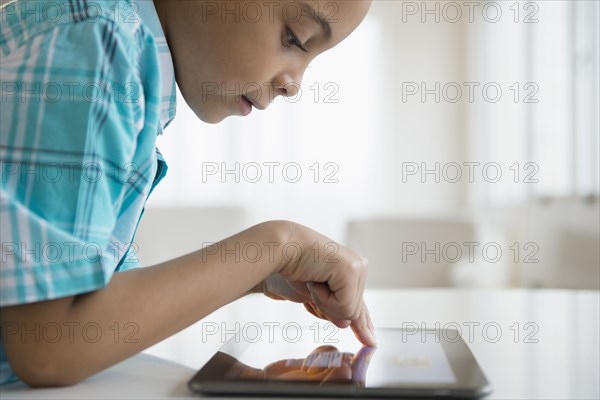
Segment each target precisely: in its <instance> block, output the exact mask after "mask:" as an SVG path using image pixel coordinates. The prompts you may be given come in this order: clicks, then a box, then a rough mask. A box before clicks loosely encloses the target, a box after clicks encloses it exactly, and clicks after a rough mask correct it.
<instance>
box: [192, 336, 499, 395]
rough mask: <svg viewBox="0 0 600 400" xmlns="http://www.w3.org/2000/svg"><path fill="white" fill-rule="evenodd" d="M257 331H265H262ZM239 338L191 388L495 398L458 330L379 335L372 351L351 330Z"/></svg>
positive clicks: (220, 391)
mask: <svg viewBox="0 0 600 400" xmlns="http://www.w3.org/2000/svg"><path fill="white" fill-rule="evenodd" d="M257 327H258V325H257ZM331 327H332V328H334V331H335V334H332V332H331V329H329V330H328V331H329V332H328V333H327V332H326V331H327V330H315V329H311V328H304V329H301V328H299V327H295V328H294V329H289V327H287V332H286V328H285V327H284V328H279V329H270V330H269V331H268V332H267V331H266V330H262V329H256V330H255V333H257V334H250V333H248V332H246V333H245V334H240V333H238V334H236V335H235V336H233V337H231V338H230V340H229V341H228V342H227V343H226V344H225V345H224V346H223V347H222V348H221V349H220V350H219V351H218V352H217V353H216V354H215V355H214V356H213V357H212V358H211V359H210V360H209V361H208V362H207V363H206V364H205V365H204V367H202V368H201V369H200V371H198V373H197V374H196V375H195V376H194V377H193V378H192V379H191V380H190V381H189V384H188V386H189V388H190V389H191V390H192V391H194V392H197V393H201V394H204V395H244V396H248V395H258V396H317V397H461V398H479V397H483V396H485V395H487V394H489V393H490V392H491V386H490V384H489V383H488V380H487V379H486V377H485V375H484V373H483V372H482V370H481V368H480V367H479V365H478V363H477V361H476V360H475V358H474V357H473V354H472V353H471V351H470V350H469V348H468V347H467V345H466V343H465V342H464V341H463V340H462V338H461V336H460V334H459V333H458V331H455V330H417V329H413V330H402V329H377V330H376V334H377V342H378V343H377V346H376V347H367V346H361V344H360V343H359V342H358V341H357V340H356V338H355V337H354V336H353V334H352V332H351V331H350V330H349V329H344V330H340V329H337V328H335V327H334V326H333V325H332V326H331Z"/></svg>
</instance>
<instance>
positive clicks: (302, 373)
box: [263, 346, 375, 387]
mask: <svg viewBox="0 0 600 400" xmlns="http://www.w3.org/2000/svg"><path fill="white" fill-rule="evenodd" d="M374 352H375V347H366V346H363V347H362V348H361V349H360V350H359V351H358V353H356V354H352V353H342V352H340V351H339V350H338V349H337V348H336V347H334V346H320V347H317V348H316V349H315V350H313V351H312V352H311V353H310V354H309V355H308V357H306V358H303V359H290V360H281V361H276V362H274V363H271V364H269V365H267V366H266V367H265V368H264V370H263V379H276V380H277V379H283V380H294V381H313V382H321V383H326V382H353V383H355V384H357V385H358V386H362V387H364V386H365V381H366V375H367V369H368V367H369V362H370V361H371V357H372V356H373V353H374Z"/></svg>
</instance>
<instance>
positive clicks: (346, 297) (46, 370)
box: [0, 221, 375, 386]
mask: <svg viewBox="0 0 600 400" xmlns="http://www.w3.org/2000/svg"><path fill="white" fill-rule="evenodd" d="M249 243H252V245H253V246H256V245H257V244H258V245H260V246H264V248H263V249H262V257H261V258H260V259H259V260H248V261H246V260H245V259H244V258H243V257H241V258H240V259H239V260H235V259H233V260H232V259H231V258H229V259H228V258H223V256H224V255H225V253H224V252H221V251H217V252H214V251H212V250H214V249H210V248H208V249H203V250H199V251H197V252H194V253H190V254H188V255H185V256H183V257H180V258H177V259H175V260H172V261H168V262H165V263H163V264H160V265H157V266H154V267H148V268H141V269H136V270H130V271H125V272H120V273H118V274H115V275H114V276H113V278H112V280H111V281H110V283H109V284H108V285H107V286H106V287H105V288H104V289H102V290H98V291H94V292H90V293H86V294H82V295H78V296H72V297H67V298H62V299H58V300H51V301H42V302H38V303H32V304H26V305H20V306H12V307H4V308H0V320H1V323H2V330H3V336H4V337H3V340H4V346H5V351H6V355H7V357H8V360H9V362H10V364H11V366H12V368H13V370H14V371H15V373H16V374H17V375H18V376H19V377H20V378H21V379H22V380H23V381H25V382H26V383H28V384H30V385H32V386H58V385H70V384H75V383H77V382H79V381H81V380H83V379H85V378H86V377H88V376H90V375H92V374H94V373H97V372H99V371H101V370H103V369H105V368H107V367H109V366H111V365H113V364H115V363H117V362H119V361H122V360H124V359H126V358H128V357H130V356H131V355H133V354H135V353H137V352H139V351H141V350H143V349H145V348H147V347H149V346H151V345H153V344H155V343H157V342H159V341H160V340H162V339H164V338H166V337H168V336H170V335H172V334H174V333H176V332H178V331H180V330H181V329H183V328H185V327H187V326H189V325H191V324H192V323H194V322H196V321H198V320H199V319H201V318H203V317H204V316H206V315H208V314H209V313H211V312H212V311H214V310H216V309H217V308H219V307H221V306H223V305H225V304H227V303H229V302H231V301H233V300H235V299H237V298H239V297H240V296H242V295H244V294H245V293H247V292H248V291H250V290H251V289H252V288H256V287H259V288H260V287H261V286H262V287H263V288H268V287H269V286H273V284H272V283H271V284H269V282H273V281H274V282H276V283H277V284H279V283H281V282H282V280H283V281H285V282H287V284H291V285H292V286H293V287H296V288H300V289H298V290H297V291H296V293H295V294H294V295H293V296H291V298H293V299H294V301H298V298H299V299H300V301H302V302H304V303H305V305H307V304H308V305H309V307H308V308H309V311H311V312H313V314H315V315H317V316H319V317H321V318H326V319H328V320H330V321H332V322H333V323H335V324H336V325H338V326H340V327H343V328H345V327H348V326H351V327H352V329H353V330H354V332H355V334H356V336H357V337H358V338H359V339H360V340H361V342H363V343H364V344H367V345H373V344H375V340H374V337H373V335H372V332H373V326H372V323H371V320H370V318H369V313H368V310H367V308H366V306H365V304H364V301H363V290H364V282H365V279H366V272H367V263H366V260H365V259H364V258H363V257H360V256H359V255H357V254H356V253H354V252H353V251H352V250H350V249H347V248H345V247H343V246H340V247H339V249H338V250H337V251H336V254H335V256H334V257H331V254H330V253H329V252H325V251H324V250H322V251H320V252H318V253H315V252H314V249H315V246H318V247H320V248H322V249H327V248H328V246H329V245H330V244H331V243H332V241H331V240H330V239H328V238H326V237H325V236H322V235H320V234H319V233H317V232H315V231H312V230H310V229H308V228H306V227H303V226H301V225H298V224H294V223H291V222H286V221H272V222H265V223H263V224H259V225H256V226H254V227H252V228H249V229H247V230H245V231H243V232H240V233H238V234H237V235H234V236H232V237H230V238H228V239H225V240H224V241H222V242H220V243H218V244H217V246H218V247H219V248H221V249H228V250H229V249H235V248H236V245H237V248H245V246H246V244H249ZM288 243H293V244H294V245H296V246H295V247H296V248H298V249H299V252H298V254H297V255H296V257H292V258H290V257H289V254H288V256H284V253H283V252H282V251H281V248H282V245H285V244H288ZM267 244H270V246H269V245H267ZM274 244H278V245H279V251H272V250H273V247H272V246H273V245H274ZM230 257H231V256H230ZM237 261H239V262H237ZM262 282H264V284H262ZM274 286H277V285H274ZM290 287H291V286H290ZM265 294H267V295H272V296H273V295H274V296H273V297H275V298H277V297H288V296H289V292H288V290H287V289H283V290H280V291H278V290H274V289H273V288H268V289H267V290H265ZM90 323H96V324H97V326H99V327H100V330H101V332H102V333H103V334H102V335H100V336H97V329H95V328H94V329H91V333H90V332H88V331H86V330H85V329H84V328H85V326H86V324H90ZM128 323H132V324H134V327H136V328H137V329H138V332H137V335H136V337H135V339H137V340H134V341H125V340H124V338H123V335H122V333H124V332H119V333H121V335H119V336H118V337H117V340H116V336H115V332H114V329H115V328H116V329H122V328H123V327H124V326H125V325H126V324H128ZM36 324H38V325H37V326H36ZM45 326H52V327H54V326H59V327H61V328H62V332H61V335H60V336H59V337H58V340H56V337H57V335H56V334H54V332H55V331H51V332H52V333H51V335H52V336H51V335H50V334H49V335H48V337H46V335H44V334H42V335H40V337H39V338H38V337H35V336H34V335H33V334H31V333H29V334H28V333H27V331H29V332H31V331H34V332H35V331H36V330H37V331H38V332H39V331H40V330H41V331H42V333H43V332H44V329H43V328H41V327H45ZM50 336H51V337H50ZM90 336H91V337H90Z"/></svg>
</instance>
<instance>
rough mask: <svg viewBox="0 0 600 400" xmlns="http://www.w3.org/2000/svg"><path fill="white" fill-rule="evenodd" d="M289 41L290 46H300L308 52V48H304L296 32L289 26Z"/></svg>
mask: <svg viewBox="0 0 600 400" xmlns="http://www.w3.org/2000/svg"><path fill="white" fill-rule="evenodd" d="M287 43H288V45H290V46H296V47H298V48H299V49H300V50H302V51H303V52H305V53H308V50H306V49H305V48H304V46H302V43H301V42H300V40H299V39H298V37H297V36H296V35H295V34H294V32H292V30H291V29H289V28H288V30H287Z"/></svg>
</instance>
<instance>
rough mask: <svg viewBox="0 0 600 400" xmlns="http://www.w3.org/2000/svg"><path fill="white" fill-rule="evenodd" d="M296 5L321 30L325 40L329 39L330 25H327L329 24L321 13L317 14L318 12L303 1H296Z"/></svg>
mask: <svg viewBox="0 0 600 400" xmlns="http://www.w3.org/2000/svg"><path fill="white" fill-rule="evenodd" d="M296 3H297V4H298V6H299V7H300V8H301V10H302V11H303V13H306V15H308V17H309V18H310V19H311V20H312V21H313V22H314V23H315V24H317V25H319V26H320V27H321V29H322V30H323V33H324V34H325V39H327V40H328V39H329V38H331V25H329V22H328V21H327V19H326V18H325V17H324V16H323V15H322V14H321V13H319V12H318V11H316V10H315V9H313V8H312V7H311V6H310V5H308V3H305V2H303V1H297V2H296Z"/></svg>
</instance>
